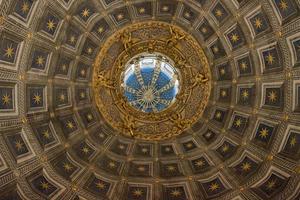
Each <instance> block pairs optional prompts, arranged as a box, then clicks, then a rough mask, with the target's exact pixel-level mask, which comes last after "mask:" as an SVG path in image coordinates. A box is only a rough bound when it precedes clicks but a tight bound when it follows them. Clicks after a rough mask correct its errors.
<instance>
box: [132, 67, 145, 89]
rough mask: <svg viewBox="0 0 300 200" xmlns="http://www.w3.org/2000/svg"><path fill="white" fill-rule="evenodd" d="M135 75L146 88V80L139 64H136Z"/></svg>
mask: <svg viewBox="0 0 300 200" xmlns="http://www.w3.org/2000/svg"><path fill="white" fill-rule="evenodd" d="M134 74H135V76H136V78H137V80H138V82H139V84H140V85H141V86H144V85H145V84H144V79H143V77H142V74H141V68H140V67H139V63H135V64H134Z"/></svg>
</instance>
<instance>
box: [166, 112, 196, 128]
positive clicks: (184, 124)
mask: <svg viewBox="0 0 300 200" xmlns="http://www.w3.org/2000/svg"><path fill="white" fill-rule="evenodd" d="M169 120H170V121H171V122H173V124H174V126H175V127H176V128H178V129H179V130H184V129H186V128H188V127H189V126H190V125H191V124H192V121H191V120H189V119H184V118H183V117H182V115H181V114H179V113H176V114H174V115H172V116H171V117H170V118H169Z"/></svg>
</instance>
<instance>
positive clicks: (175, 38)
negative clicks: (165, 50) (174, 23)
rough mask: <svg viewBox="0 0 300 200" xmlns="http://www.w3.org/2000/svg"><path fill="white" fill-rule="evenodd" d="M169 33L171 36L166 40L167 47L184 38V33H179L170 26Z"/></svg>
mask: <svg viewBox="0 0 300 200" xmlns="http://www.w3.org/2000/svg"><path fill="white" fill-rule="evenodd" d="M170 34H171V38H170V39H168V40H167V45H168V46H169V47H173V46H175V45H176V44H177V43H178V42H179V40H182V39H184V38H185V35H180V34H179V33H178V32H176V31H175V30H173V28H172V27H171V26H170Z"/></svg>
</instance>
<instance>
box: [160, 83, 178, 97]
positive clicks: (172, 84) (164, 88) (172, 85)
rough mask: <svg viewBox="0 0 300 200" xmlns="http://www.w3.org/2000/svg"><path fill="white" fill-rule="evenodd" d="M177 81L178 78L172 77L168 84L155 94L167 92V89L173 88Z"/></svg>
mask: <svg viewBox="0 0 300 200" xmlns="http://www.w3.org/2000/svg"><path fill="white" fill-rule="evenodd" d="M175 82H176V79H172V80H171V81H170V82H169V83H168V84H166V85H165V86H164V87H162V88H160V89H159V90H157V91H156V92H155V95H157V96H158V95H159V94H161V93H163V92H165V91H167V90H169V89H171V88H172V87H174V86H175Z"/></svg>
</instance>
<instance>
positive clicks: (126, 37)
mask: <svg viewBox="0 0 300 200" xmlns="http://www.w3.org/2000/svg"><path fill="white" fill-rule="evenodd" d="M120 39H121V41H122V43H123V45H124V49H125V51H126V52H128V50H129V49H130V48H131V47H132V45H133V41H132V36H131V33H128V32H125V33H124V34H122V35H121V36H120Z"/></svg>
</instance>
